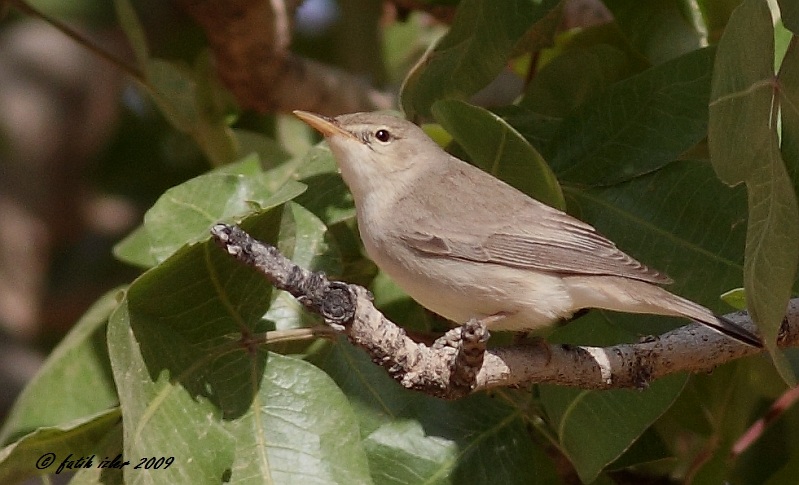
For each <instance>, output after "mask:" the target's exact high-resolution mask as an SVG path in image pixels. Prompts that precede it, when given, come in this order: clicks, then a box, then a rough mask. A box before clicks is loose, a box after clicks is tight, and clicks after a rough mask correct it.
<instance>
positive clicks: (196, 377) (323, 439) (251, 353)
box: [108, 207, 369, 484]
mask: <svg viewBox="0 0 799 485" xmlns="http://www.w3.org/2000/svg"><path fill="white" fill-rule="evenodd" d="M283 212H284V211H283V208H281V207H277V208H273V209H271V210H269V211H266V212H262V213H259V214H257V215H255V216H252V217H249V218H248V219H247V220H246V221H244V222H243V226H244V227H245V229H246V230H248V231H249V232H250V233H251V234H253V236H254V237H257V238H258V239H260V240H263V241H265V242H268V243H271V244H275V243H276V242H277V239H278V230H279V229H280V227H281V224H280V219H281V216H282V214H283ZM270 292H271V285H270V284H269V283H268V282H267V281H266V280H265V279H264V278H263V276H262V275H260V274H259V273H257V272H256V271H255V270H253V269H252V268H249V267H245V266H243V265H240V264H238V263H236V262H234V261H232V260H231V259H230V258H229V257H228V255H226V254H225V253H224V252H223V251H221V250H220V249H219V248H217V247H216V246H215V245H213V244H212V243H211V242H208V241H207V242H204V243H199V244H192V245H188V246H186V247H184V248H182V249H180V250H178V251H177V252H176V253H175V254H173V255H172V256H171V257H170V258H169V259H167V260H166V261H164V262H163V263H161V264H160V265H158V266H156V267H155V268H153V269H151V270H150V271H148V272H146V273H145V274H143V275H142V276H141V277H140V278H138V279H137V280H136V281H135V282H134V283H133V284H132V285H131V287H130V289H129V291H128V293H127V299H126V300H125V302H124V303H123V305H121V306H120V307H119V309H118V310H117V311H116V312H115V313H114V315H113V316H112V318H111V322H110V327H109V335H108V340H109V352H110V355H111V363H112V368H113V371H114V377H115V379H116V382H117V387H118V389H119V396H120V402H121V405H122V410H123V419H124V422H125V435H124V443H125V456H174V457H175V458H176V462H175V465H173V466H172V467H170V468H169V469H161V470H129V469H126V470H125V479H126V481H140V480H142V481H145V482H157V483H185V482H187V481H188V482H191V483H219V482H221V481H228V480H229V481H232V482H235V481H240V480H245V479H248V477H258V479H259V480H266V481H270V482H278V483H283V482H288V481H291V480H292V479H296V476H297V475H296V473H298V471H300V470H301V472H302V481H303V483H343V484H349V483H369V476H368V465H367V462H366V457H365V454H364V452H363V450H362V448H361V445H360V442H359V432H358V426H357V424H356V421H355V417H354V415H353V414H352V412H351V409H350V407H349V404H348V403H347V401H346V399H345V398H344V396H343V395H342V394H341V393H340V392H339V391H338V389H337V388H336V386H335V385H334V384H333V383H332V381H330V379H329V378H328V377H327V376H326V375H325V374H324V373H323V372H321V371H319V370H318V369H316V368H314V367H313V366H311V365H309V364H307V363H305V362H303V361H300V360H297V359H294V358H289V357H283V356H280V355H278V354H273V353H270V352H267V351H266V349H265V348H263V347H261V345H262V344H259V343H258V342H259V340H258V334H259V333H260V332H262V330H263V326H264V325H263V322H262V320H261V317H262V315H263V314H264V313H265V311H266V309H267V308H268V306H269V304H270V298H269V295H270ZM243 338H244V339H245V340H242V339H243ZM253 338H254V340H247V339H253ZM298 463H301V466H300V467H299V468H298ZM292 477H294V478H292Z"/></svg>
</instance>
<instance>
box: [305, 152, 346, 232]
mask: <svg viewBox="0 0 799 485" xmlns="http://www.w3.org/2000/svg"><path fill="white" fill-rule="evenodd" d="M294 177H296V179H297V180H299V181H300V182H302V183H303V184H305V185H306V186H308V190H306V191H305V192H304V193H303V194H301V195H300V196H299V197H297V198H296V199H295V201H296V202H297V203H298V204H300V205H302V206H303V207H305V208H306V209H308V210H309V211H311V212H313V213H314V214H316V216H317V217H318V218H319V219H321V220H322V221H323V222H324V223H325V224H327V225H328V226H331V225H333V224H336V223H339V222H344V221H348V220H352V219H354V218H355V203H354V202H353V199H352V194H351V193H350V190H349V189H348V188H347V186H346V185H345V184H344V181H343V180H342V179H341V175H339V173H338V166H337V165H336V161H335V159H334V158H333V154H332V153H330V149H329V148H328V147H327V145H326V144H320V145H317V146H315V147H314V148H312V149H311V150H309V151H308V153H307V154H306V155H305V156H304V157H303V159H302V162H301V163H300V164H299V165H298V166H297V170H296V172H295V173H294Z"/></svg>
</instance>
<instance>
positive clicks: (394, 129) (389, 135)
mask: <svg viewBox="0 0 799 485" xmlns="http://www.w3.org/2000/svg"><path fill="white" fill-rule="evenodd" d="M294 114H295V115H297V117H299V118H300V119H301V120H303V121H304V122H306V123H308V124H309V125H310V126H312V127H313V128H315V129H316V130H318V131H319V132H320V133H322V134H323V135H324V136H325V139H326V140H327V144H328V146H329V147H330V150H331V151H332V152H333V156H334V157H335V158H336V161H337V163H338V166H339V168H340V169H341V175H342V177H343V178H344V181H345V182H346V183H347V185H348V186H349V187H350V190H352V192H353V195H355V197H356V201H357V199H358V198H359V197H360V196H365V195H368V194H369V193H374V192H376V191H381V192H383V191H386V190H391V186H396V185H405V184H409V183H413V181H414V180H416V179H417V178H418V177H421V176H424V174H425V171H427V170H430V169H431V168H432V167H433V166H434V164H435V161H436V160H438V159H439V158H437V157H442V156H447V155H446V154H445V152H444V151H443V150H442V149H441V148H440V147H439V146H438V145H437V144H436V143H435V142H434V141H433V140H431V139H430V138H429V137H428V136H427V135H426V134H425V133H424V131H422V129H421V128H419V127H418V126H416V125H414V124H413V123H411V122H409V121H406V120H403V119H401V118H397V117H395V116H391V115H386V114H379V113H353V114H346V115H341V116H336V117H334V118H330V117H326V116H322V115H318V114H314V113H309V112H306V111H295V112H294Z"/></svg>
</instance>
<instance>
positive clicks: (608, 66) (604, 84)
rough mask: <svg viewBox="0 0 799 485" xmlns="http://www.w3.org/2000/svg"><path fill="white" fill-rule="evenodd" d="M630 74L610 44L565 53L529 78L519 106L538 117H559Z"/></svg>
mask: <svg viewBox="0 0 799 485" xmlns="http://www.w3.org/2000/svg"><path fill="white" fill-rule="evenodd" d="M634 72H635V69H634V66H633V64H632V63H631V62H630V60H629V59H628V57H627V55H626V54H625V53H624V52H623V51H621V50H619V49H617V48H615V47H612V46H610V45H607V44H599V45H595V46H591V47H589V48H588V49H574V50H569V51H566V52H565V53H563V55H560V56H558V57H556V58H555V59H553V60H552V62H550V63H549V64H547V65H546V66H545V67H544V68H543V69H542V70H541V72H539V73H538V74H537V75H536V77H535V78H533V80H532V82H530V84H529V85H528V87H527V89H526V90H525V93H524V98H523V99H522V101H521V103H520V106H523V107H525V108H528V109H530V110H533V111H535V112H536V113H540V114H542V115H547V116H554V117H559V118H563V117H565V116H566V115H568V114H569V112H570V111H571V110H572V109H574V108H576V107H577V106H579V105H580V104H582V103H583V102H585V101H588V100H589V99H591V98H593V97H595V96H597V95H599V94H600V93H602V92H603V91H604V90H605V89H607V88H608V87H609V86H610V85H612V84H613V83H615V82H617V81H620V80H622V79H624V78H626V77H629V76H631V75H632V74H633V73H634Z"/></svg>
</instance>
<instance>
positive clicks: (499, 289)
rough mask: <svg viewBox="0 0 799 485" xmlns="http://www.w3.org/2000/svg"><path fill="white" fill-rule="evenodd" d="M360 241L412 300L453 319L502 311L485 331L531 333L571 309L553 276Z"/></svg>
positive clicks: (569, 312) (465, 319)
mask: <svg viewBox="0 0 799 485" xmlns="http://www.w3.org/2000/svg"><path fill="white" fill-rule="evenodd" d="M364 244H365V247H366V251H367V253H368V254H369V256H370V257H371V258H372V260H374V262H375V263H376V264H377V265H378V266H379V267H380V268H381V269H382V270H383V271H384V272H386V273H387V274H388V275H389V276H390V277H391V278H392V279H393V280H394V282H396V283H397V285H399V287H400V288H402V289H403V290H404V291H405V292H406V293H408V295H409V296H410V297H411V298H413V299H414V300H416V301H417V302H418V303H420V304H421V305H422V306H424V307H425V308H427V309H429V310H431V311H433V312H435V313H437V314H439V315H441V316H443V317H445V318H448V319H450V320H452V321H454V322H456V323H465V322H466V321H468V320H469V319H471V318H482V317H487V316H492V315H500V314H501V315H504V317H503V318H500V319H498V320H493V319H492V323H491V325H490V326H489V328H490V329H492V330H512V331H532V330H537V329H540V328H543V327H546V326H548V325H550V324H551V323H553V322H555V321H557V320H560V319H563V318H568V317H570V316H571V315H572V313H573V312H574V311H575V310H576V309H575V308H574V307H573V304H572V301H571V297H570V296H569V293H568V291H567V289H566V287H565V286H564V285H563V282H562V279H561V278H559V277H557V276H554V275H548V274H544V273H537V272H533V271H529V270H523V269H517V268H509V267H506V266H501V265H496V264H489V263H479V262H472V261H463V260H453V259H447V258H445V257H436V256H429V255H423V254H420V253H417V252H414V251H412V250H411V249H409V248H407V247H402V249H399V250H397V249H396V248H394V249H393V250H392V251H391V252H390V253H389V252H387V251H384V250H382V248H381V245H379V244H375V243H374V241H370V240H368V239H367V238H364Z"/></svg>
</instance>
